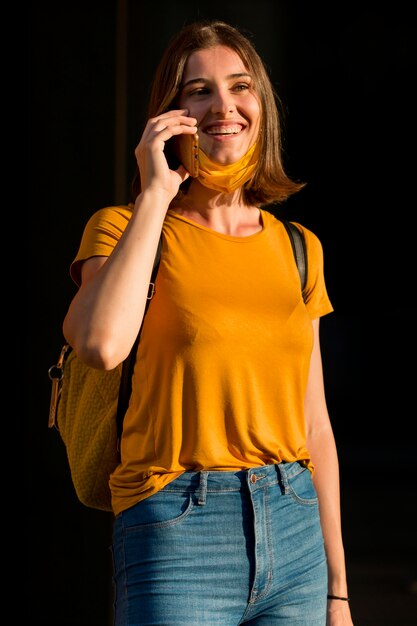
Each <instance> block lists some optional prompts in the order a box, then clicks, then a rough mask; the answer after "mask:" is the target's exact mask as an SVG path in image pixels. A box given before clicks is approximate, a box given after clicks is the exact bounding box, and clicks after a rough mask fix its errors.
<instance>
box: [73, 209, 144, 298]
mask: <svg viewBox="0 0 417 626" xmlns="http://www.w3.org/2000/svg"><path fill="white" fill-rule="evenodd" d="M131 215H132V209H131V207H130V206H111V207H105V208H103V209H99V210H98V211H96V212H95V213H93V215H92V216H91V217H90V219H89V220H88V222H87V224H86V225H85V228H84V232H83V235H82V238H81V243H80V247H79V249H78V252H77V255H76V257H75V259H74V260H73V261H72V263H71V265H70V276H71V278H72V279H73V281H74V282H75V284H76V285H77V286H78V287H79V286H80V283H81V266H82V264H83V262H84V261H86V260H87V259H90V258H91V257H93V256H110V255H111V253H112V252H113V249H114V247H115V246H116V244H117V242H118V241H119V239H120V237H121V236H122V233H123V231H124V229H125V228H126V225H127V223H128V222H129V219H130V217H131Z"/></svg>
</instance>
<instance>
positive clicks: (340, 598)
mask: <svg viewBox="0 0 417 626" xmlns="http://www.w3.org/2000/svg"><path fill="white" fill-rule="evenodd" d="M327 599H328V600H344V601H345V602H349V600H350V598H342V597H341V596H331V595H328V596H327Z"/></svg>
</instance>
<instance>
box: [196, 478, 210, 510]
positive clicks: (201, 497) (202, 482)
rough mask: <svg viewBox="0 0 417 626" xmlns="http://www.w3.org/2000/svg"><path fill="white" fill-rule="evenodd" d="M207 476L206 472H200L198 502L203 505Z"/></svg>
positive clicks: (205, 495)
mask: <svg viewBox="0 0 417 626" xmlns="http://www.w3.org/2000/svg"><path fill="white" fill-rule="evenodd" d="M207 478H208V472H205V471H202V472H200V487H199V490H198V504H201V505H204V504H205V503H206V497H207Z"/></svg>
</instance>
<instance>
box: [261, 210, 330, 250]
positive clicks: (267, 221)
mask: <svg viewBox="0 0 417 626" xmlns="http://www.w3.org/2000/svg"><path fill="white" fill-rule="evenodd" d="M261 214H262V220H263V223H264V226H265V227H267V228H271V227H272V228H277V229H279V230H280V231H281V232H284V233H285V230H286V229H285V223H287V224H293V225H294V226H296V227H297V228H298V230H299V231H300V233H301V235H302V236H303V238H304V241H305V244H306V249H307V251H309V250H312V251H313V252H319V253H320V251H321V250H322V244H321V241H320V239H319V237H318V236H317V235H316V233H314V232H313V231H312V230H310V229H309V228H307V227H306V226H304V225H303V224H300V223H299V222H295V221H292V220H291V221H290V220H287V219H285V218H279V217H276V216H275V215H274V214H273V213H270V212H269V211H267V210H261Z"/></svg>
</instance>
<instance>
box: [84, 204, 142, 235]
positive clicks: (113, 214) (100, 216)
mask: <svg viewBox="0 0 417 626" xmlns="http://www.w3.org/2000/svg"><path fill="white" fill-rule="evenodd" d="M132 210H133V206H132V205H120V206H107V207H103V208H101V209H98V211H95V213H93V214H92V215H91V217H90V218H89V220H88V221H87V224H86V226H85V229H86V230H89V229H96V228H101V229H103V228H104V229H105V228H106V227H107V228H110V229H111V230H113V229H114V228H115V229H116V230H119V229H120V230H121V231H122V232H123V231H124V229H125V228H126V224H127V223H128V222H129V220H130V218H131V216H132Z"/></svg>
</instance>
